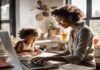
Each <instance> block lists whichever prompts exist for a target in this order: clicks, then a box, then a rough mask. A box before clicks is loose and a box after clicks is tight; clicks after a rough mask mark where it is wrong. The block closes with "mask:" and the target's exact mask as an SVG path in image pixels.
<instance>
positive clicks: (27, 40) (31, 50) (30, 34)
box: [15, 28, 40, 55]
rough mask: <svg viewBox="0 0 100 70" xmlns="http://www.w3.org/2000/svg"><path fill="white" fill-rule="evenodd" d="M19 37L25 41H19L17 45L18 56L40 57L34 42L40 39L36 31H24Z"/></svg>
mask: <svg viewBox="0 0 100 70" xmlns="http://www.w3.org/2000/svg"><path fill="white" fill-rule="evenodd" d="M19 37H20V38H21V39H23V40H22V41H18V42H17V44H16V45H15V50H16V52H17V54H19V55H20V54H21V55H23V54H24V55H26V54H29V55H38V54H40V51H39V50H38V49H37V48H36V47H35V46H34V42H35V40H36V39H37V37H38V33H37V31H36V30H35V29H31V28H30V29H22V30H21V31H20V32H19Z"/></svg>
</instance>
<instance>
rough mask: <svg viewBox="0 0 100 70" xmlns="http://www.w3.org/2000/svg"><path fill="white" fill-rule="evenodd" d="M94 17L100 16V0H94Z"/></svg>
mask: <svg viewBox="0 0 100 70" xmlns="http://www.w3.org/2000/svg"><path fill="white" fill-rule="evenodd" d="M92 17H100V0H92Z"/></svg>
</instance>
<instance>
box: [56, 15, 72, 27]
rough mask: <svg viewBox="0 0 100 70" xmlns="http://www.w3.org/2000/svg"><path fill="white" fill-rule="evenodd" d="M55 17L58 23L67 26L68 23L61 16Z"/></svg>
mask: <svg viewBox="0 0 100 70" xmlns="http://www.w3.org/2000/svg"><path fill="white" fill-rule="evenodd" d="M55 19H56V20H57V22H58V24H59V25H61V26H62V27H64V28H68V27H69V26H70V23H69V22H68V21H67V20H66V19H64V18H63V17H58V16H56V17H55Z"/></svg>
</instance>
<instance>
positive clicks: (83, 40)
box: [62, 29, 90, 63]
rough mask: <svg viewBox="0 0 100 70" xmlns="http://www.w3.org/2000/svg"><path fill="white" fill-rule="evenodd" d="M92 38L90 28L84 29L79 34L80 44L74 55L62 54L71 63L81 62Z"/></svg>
mask: <svg viewBox="0 0 100 70" xmlns="http://www.w3.org/2000/svg"><path fill="white" fill-rule="evenodd" d="M89 39H90V33H89V30H88V29H82V30H81V31H80V34H79V36H78V45H77V48H76V51H75V54H74V55H68V56H62V57H63V58H65V59H66V61H68V62H71V63H79V62H80V61H81V60H82V59H83V58H84V56H85V54H86V52H87V48H88V47H87V46H88V42H89Z"/></svg>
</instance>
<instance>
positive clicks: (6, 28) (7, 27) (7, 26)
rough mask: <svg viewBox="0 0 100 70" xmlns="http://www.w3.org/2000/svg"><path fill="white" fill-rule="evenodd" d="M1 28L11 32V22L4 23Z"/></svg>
mask: <svg viewBox="0 0 100 70" xmlns="http://www.w3.org/2000/svg"><path fill="white" fill-rule="evenodd" d="M1 30H3V31H7V32H8V33H9V34H10V24H9V23H2V24H1Z"/></svg>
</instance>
